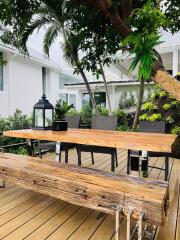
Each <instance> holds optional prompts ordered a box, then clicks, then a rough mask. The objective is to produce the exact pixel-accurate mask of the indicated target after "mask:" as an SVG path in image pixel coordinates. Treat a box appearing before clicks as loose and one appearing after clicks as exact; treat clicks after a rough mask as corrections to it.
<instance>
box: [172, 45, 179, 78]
mask: <svg viewBox="0 0 180 240" xmlns="http://www.w3.org/2000/svg"><path fill="white" fill-rule="evenodd" d="M172 70H173V77H174V76H176V75H177V72H178V48H176V47H174V48H173V69H172Z"/></svg>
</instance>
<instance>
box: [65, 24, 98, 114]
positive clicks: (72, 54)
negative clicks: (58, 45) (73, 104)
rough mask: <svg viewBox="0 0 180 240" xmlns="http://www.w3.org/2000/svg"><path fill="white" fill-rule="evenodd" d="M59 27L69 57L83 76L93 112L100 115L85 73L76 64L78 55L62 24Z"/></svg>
mask: <svg viewBox="0 0 180 240" xmlns="http://www.w3.org/2000/svg"><path fill="white" fill-rule="evenodd" d="M61 28H62V33H63V37H64V41H65V44H66V45H67V46H68V49H69V51H70V55H71V58H72V62H74V63H75V65H76V66H77V67H78V69H79V72H80V74H81V76H82V78H83V80H84V83H85V85H86V88H87V91H88V94H89V96H90V100H91V103H92V106H93V109H94V111H95V114H96V115H97V116H100V114H99V111H98V109H97V106H96V102H95V99H94V96H93V93H92V91H91V87H90V85H89V82H88V80H87V78H86V75H85V73H84V71H83V69H82V68H81V67H80V66H79V64H78V56H75V54H74V52H73V50H72V46H71V45H70V43H69V41H68V39H67V36H66V34H67V33H66V32H65V29H64V26H63V24H62V26H61Z"/></svg>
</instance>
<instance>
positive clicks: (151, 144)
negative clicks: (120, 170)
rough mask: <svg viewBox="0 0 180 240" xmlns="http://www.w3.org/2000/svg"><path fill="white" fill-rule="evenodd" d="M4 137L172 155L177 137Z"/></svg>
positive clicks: (75, 133)
mask: <svg viewBox="0 0 180 240" xmlns="http://www.w3.org/2000/svg"><path fill="white" fill-rule="evenodd" d="M3 135H4V136H8V137H16V138H25V139H37V140H48V141H56V142H70V143H77V144H87V145H96V146H104V147H114V148H122V149H132V150H145V151H154V152H165V153H171V152H172V149H173V145H174V144H175V141H176V138H177V137H176V135H172V134H160V133H142V132H124V131H104V130H93V129H68V131H51V130H46V131H44V130H32V129H23V130H12V131H5V132H4V133H3Z"/></svg>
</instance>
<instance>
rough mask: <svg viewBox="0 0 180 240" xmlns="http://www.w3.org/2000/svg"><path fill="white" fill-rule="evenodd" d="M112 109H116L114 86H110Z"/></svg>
mask: <svg viewBox="0 0 180 240" xmlns="http://www.w3.org/2000/svg"><path fill="white" fill-rule="evenodd" d="M112 110H113V111H115V110H116V92H115V86H112Z"/></svg>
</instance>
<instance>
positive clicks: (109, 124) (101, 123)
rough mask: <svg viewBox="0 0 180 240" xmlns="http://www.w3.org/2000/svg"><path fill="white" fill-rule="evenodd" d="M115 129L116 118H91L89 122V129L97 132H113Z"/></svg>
mask: <svg viewBox="0 0 180 240" xmlns="http://www.w3.org/2000/svg"><path fill="white" fill-rule="evenodd" d="M116 127H117V117H116V116H101V117H98V116H93V117H92V120H91V128H92V129H99V130H112V131H115V130H116Z"/></svg>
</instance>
